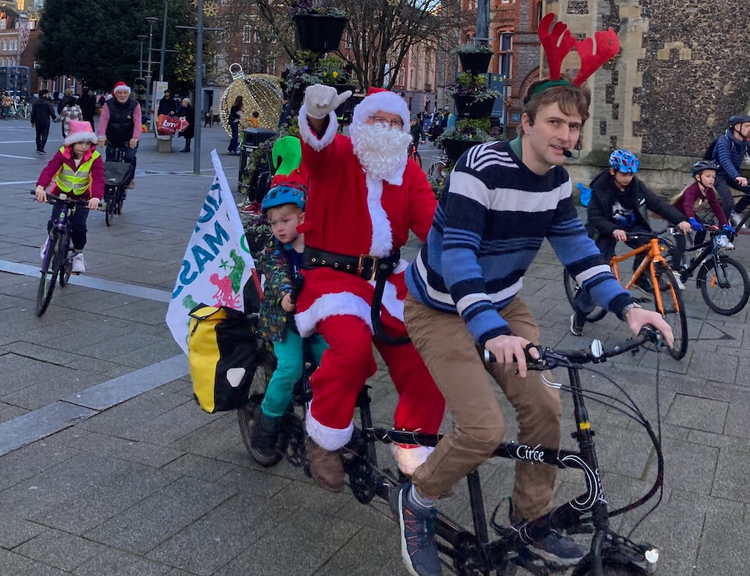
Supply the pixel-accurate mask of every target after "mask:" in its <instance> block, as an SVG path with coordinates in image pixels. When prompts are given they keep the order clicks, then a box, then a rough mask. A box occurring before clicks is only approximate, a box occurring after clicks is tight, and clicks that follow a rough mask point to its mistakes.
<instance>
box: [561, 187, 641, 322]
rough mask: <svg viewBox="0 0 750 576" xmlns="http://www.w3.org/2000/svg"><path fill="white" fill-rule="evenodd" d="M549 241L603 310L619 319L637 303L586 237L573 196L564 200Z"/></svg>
mask: <svg viewBox="0 0 750 576" xmlns="http://www.w3.org/2000/svg"><path fill="white" fill-rule="evenodd" d="M547 238H548V240H549V242H550V244H551V245H552V248H553V249H554V251H555V253H556V254H557V257H558V258H559V259H560V262H562V264H563V266H565V267H566V268H567V269H568V272H570V274H571V275H572V276H573V277H575V279H576V283H577V284H578V285H579V286H581V287H582V288H583V289H584V290H586V291H587V292H588V293H589V294H590V295H591V298H592V299H593V300H594V302H596V303H597V304H598V305H599V306H601V307H602V308H607V309H608V310H609V311H610V312H613V313H615V314H617V315H618V316H619V315H620V313H621V312H622V309H623V308H624V307H625V306H627V305H628V304H630V303H631V302H632V301H633V299H632V297H631V295H630V292H628V291H627V290H625V289H624V288H623V287H622V286H621V285H620V283H619V282H618V281H617V279H616V278H615V276H614V274H612V271H611V270H610V268H609V265H608V264H607V263H606V262H605V261H604V257H603V256H602V255H601V253H600V252H599V248H597V246H596V244H595V243H594V241H593V240H592V239H591V238H589V237H588V234H586V229H585V228H584V227H583V223H582V222H581V219H580V218H578V213H577V212H576V209H575V206H574V205H573V200H572V198H571V197H570V196H568V197H565V198H562V199H561V200H560V204H559V205H558V208H557V211H556V212H555V218H554V221H553V223H552V225H551V226H550V228H549V231H548V233H547Z"/></svg>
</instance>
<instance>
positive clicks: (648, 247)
mask: <svg viewBox="0 0 750 576" xmlns="http://www.w3.org/2000/svg"><path fill="white" fill-rule="evenodd" d="M644 252H646V256H645V258H644V259H643V261H642V262H641V263H640V265H639V266H638V268H636V269H635V271H634V272H633V275H632V276H631V277H630V280H628V282H627V284H625V289H626V290H630V289H631V288H632V287H633V285H634V284H635V283H636V282H637V281H638V279H639V278H640V277H641V274H643V272H644V271H645V270H646V267H647V266H648V268H649V273H650V275H651V285H652V286H653V287H654V300H655V302H656V309H657V310H659V312H660V313H661V314H664V306H663V304H662V299H661V291H660V290H659V288H658V286H659V280H658V278H657V276H656V270H655V268H654V262H657V263H659V264H663V265H664V267H665V268H666V269H670V267H669V263H668V262H667V260H666V258H664V256H662V255H661V246H660V245H659V240H658V239H657V238H651V240H649V242H648V244H644V245H643V246H639V247H638V248H634V249H632V250H630V251H629V252H626V253H625V254H622V255H620V256H617V255H615V256H613V257H612V259H611V260H610V261H609V265H610V266H611V268H612V272H613V274H614V275H615V278H617V281H618V282H620V283H622V281H621V279H620V267H619V266H618V264H619V263H620V262H624V261H625V260H629V259H630V258H633V257H635V256H637V255H638V254H643V253H644ZM670 291H672V292H673V291H674V289H673V288H672V287H671V286H670ZM672 296H673V299H674V301H675V306H677V310H676V311H677V312H679V311H680V310H679V304H677V299H676V298H674V294H672Z"/></svg>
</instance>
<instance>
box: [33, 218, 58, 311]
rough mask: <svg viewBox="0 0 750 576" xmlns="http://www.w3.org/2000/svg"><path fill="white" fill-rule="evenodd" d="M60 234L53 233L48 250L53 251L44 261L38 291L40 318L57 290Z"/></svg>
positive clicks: (37, 308) (37, 301)
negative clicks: (57, 259) (57, 254)
mask: <svg viewBox="0 0 750 576" xmlns="http://www.w3.org/2000/svg"><path fill="white" fill-rule="evenodd" d="M58 236H59V233H57V232H54V233H53V235H52V239H51V240H49V243H50V244H49V248H48V250H51V253H50V254H49V256H48V258H47V261H46V262H44V263H42V272H41V277H40V278H39V288H38V289H37V292H36V315H37V316H38V317H40V318H41V317H42V316H43V315H44V313H45V312H46V311H47V308H48V307H49V303H50V301H51V300H52V293H53V292H54V291H55V284H56V283H57V272H58V270H59V267H58V266H57V261H56V258H57V256H56V253H57V242H58ZM48 276H49V278H48ZM45 288H46V290H45Z"/></svg>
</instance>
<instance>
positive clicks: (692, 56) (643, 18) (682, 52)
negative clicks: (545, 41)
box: [545, 0, 750, 157]
mask: <svg viewBox="0 0 750 576" xmlns="http://www.w3.org/2000/svg"><path fill="white" fill-rule="evenodd" d="M748 8H749V6H748V5H747V3H746V2H741V1H739V0H682V1H680V2H675V1H674V0H545V12H554V13H556V14H558V15H559V17H560V18H561V19H563V20H564V21H565V22H566V23H567V24H568V26H569V27H570V29H571V31H572V32H573V33H574V35H576V36H580V37H583V36H584V35H588V36H591V35H593V34H594V32H595V31H597V30H602V29H605V28H607V27H609V26H611V27H612V28H613V29H614V30H615V31H616V32H617V33H618V36H619V38H620V43H621V51H620V55H619V56H618V57H617V58H616V59H615V60H614V61H612V62H610V63H609V64H608V65H607V66H605V67H604V68H603V69H601V70H599V71H598V72H597V73H596V74H595V75H594V76H593V77H592V78H590V79H589V81H588V83H589V86H590V87H591V89H592V92H593V105H592V117H591V120H590V121H589V122H587V125H586V127H585V133H584V135H583V140H582V145H583V148H584V150H610V149H613V148H618V147H619V148H628V149H630V150H633V151H634V152H641V153H644V154H657V155H670V156H687V157H696V156H700V155H701V154H702V153H703V151H704V150H705V148H706V146H707V144H708V143H709V142H710V141H711V139H712V138H713V137H715V136H716V135H717V134H719V133H721V132H722V130H723V129H724V128H725V127H726V119H727V118H728V117H729V115H731V114H734V113H738V112H744V111H747V109H748V105H749V103H750V58H748V52H747V30H748V28H749V27H750V9H748ZM578 62H579V60H578V56H577V55H576V54H572V55H570V56H568V58H567V59H566V60H565V62H564V64H563V68H564V69H565V68H569V69H575V68H578Z"/></svg>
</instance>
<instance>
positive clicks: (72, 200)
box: [29, 190, 89, 206]
mask: <svg viewBox="0 0 750 576" xmlns="http://www.w3.org/2000/svg"><path fill="white" fill-rule="evenodd" d="M29 194H31V195H32V196H36V190H31V191H30V192H29ZM57 202H64V203H65V204H71V205H76V206H87V205H88V203H89V200H88V199H86V200H76V199H75V198H68V197H67V195H65V198H62V197H61V196H53V195H52V194H49V193H48V194H47V204H55V203H57Z"/></svg>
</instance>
